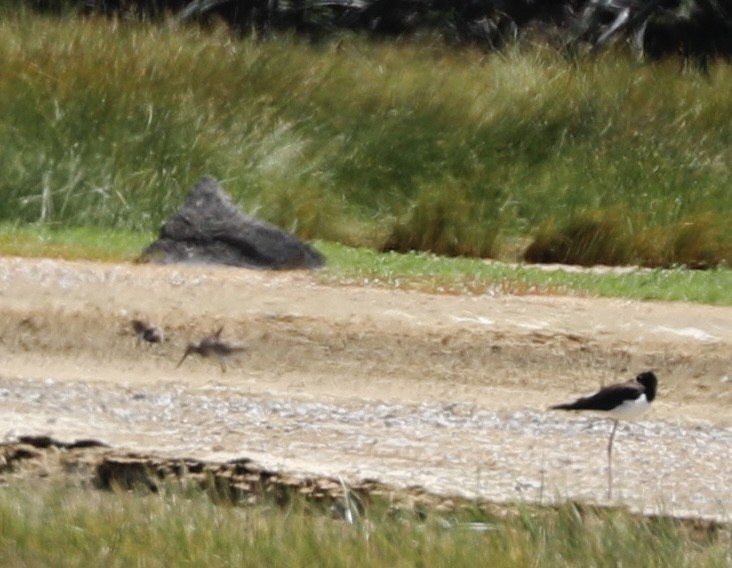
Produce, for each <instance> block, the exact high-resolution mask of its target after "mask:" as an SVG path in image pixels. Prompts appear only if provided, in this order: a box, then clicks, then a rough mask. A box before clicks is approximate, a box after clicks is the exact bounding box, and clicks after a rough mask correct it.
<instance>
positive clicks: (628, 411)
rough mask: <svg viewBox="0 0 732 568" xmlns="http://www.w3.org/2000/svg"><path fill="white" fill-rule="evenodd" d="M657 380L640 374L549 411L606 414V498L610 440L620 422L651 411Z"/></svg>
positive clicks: (610, 488) (610, 484) (610, 485)
mask: <svg viewBox="0 0 732 568" xmlns="http://www.w3.org/2000/svg"><path fill="white" fill-rule="evenodd" d="M657 386H658V378H657V377H656V375H655V373H654V372H653V371H645V372H643V373H640V374H639V375H638V376H636V377H635V379H631V380H630V381H627V382H624V383H617V384H612V385H608V386H606V387H603V388H601V389H600V390H599V391H597V392H596V393H594V394H592V395H589V396H584V397H581V398H578V399H577V400H575V401H574V402H566V403H562V404H555V405H554V406H551V407H550V410H578V411H582V410H591V411H597V412H602V413H605V414H606V415H607V416H609V417H611V418H612V419H613V421H614V423H613V429H612V432H611V433H610V439H609V441H608V445H607V461H608V499H612V492H613V462H612V459H613V439H614V438H615V431H616V430H617V428H618V421H620V420H634V419H636V418H639V417H641V416H643V415H644V414H645V413H646V412H648V410H650V408H651V403H652V402H653V401H654V399H655V398H656V388H657Z"/></svg>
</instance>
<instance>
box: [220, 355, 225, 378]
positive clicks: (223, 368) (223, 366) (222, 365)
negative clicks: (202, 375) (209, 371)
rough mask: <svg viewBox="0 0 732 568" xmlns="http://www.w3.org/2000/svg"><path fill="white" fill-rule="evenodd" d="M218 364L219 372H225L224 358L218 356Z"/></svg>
mask: <svg viewBox="0 0 732 568" xmlns="http://www.w3.org/2000/svg"><path fill="white" fill-rule="evenodd" d="M219 365H220V366H221V374H222V375H223V374H224V373H225V372H226V359H224V358H223V357H219Z"/></svg>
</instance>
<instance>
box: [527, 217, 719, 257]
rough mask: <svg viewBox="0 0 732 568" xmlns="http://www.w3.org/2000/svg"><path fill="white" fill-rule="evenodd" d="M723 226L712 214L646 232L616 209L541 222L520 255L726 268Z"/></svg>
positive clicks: (651, 228)
mask: <svg viewBox="0 0 732 568" xmlns="http://www.w3.org/2000/svg"><path fill="white" fill-rule="evenodd" d="M723 226H724V222H723V221H722V219H721V218H719V216H718V215H713V214H707V215H704V216H701V217H699V218H690V219H688V220H684V221H682V222H679V223H675V224H672V225H669V226H666V227H647V226H643V225H642V224H641V223H639V222H638V221H637V220H636V219H634V218H633V217H626V216H624V214H623V213H622V212H620V211H617V210H613V211H591V212H583V213H581V214H579V215H576V216H573V217H571V218H570V219H568V220H566V221H564V222H561V223H560V222H558V221H557V220H555V219H552V220H550V221H548V222H547V223H545V224H544V225H543V226H542V227H541V228H540V229H539V231H537V234H536V236H535V237H534V240H533V241H532V242H531V244H530V245H529V246H528V247H527V249H526V251H525V252H524V260H526V261H527V262H534V263H564V264H578V265H582V266H593V265H597V264H606V265H631V264H636V265H640V266H645V267H650V268H668V267H672V266H684V267H688V268H712V267H717V266H727V265H728V264H729V262H730V260H732V242H730V241H729V240H728V239H727V238H726V237H725V236H724V235H723V231H724V229H723Z"/></svg>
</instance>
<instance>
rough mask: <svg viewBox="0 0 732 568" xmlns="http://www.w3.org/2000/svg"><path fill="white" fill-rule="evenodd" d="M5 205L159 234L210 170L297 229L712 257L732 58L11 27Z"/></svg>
mask: <svg viewBox="0 0 732 568" xmlns="http://www.w3.org/2000/svg"><path fill="white" fill-rule="evenodd" d="M0 32H2V33H0V57H1V58H2V62H3V63H2V69H3V73H2V74H0V108H2V110H3V115H4V117H5V118H4V120H3V121H2V124H0V142H1V143H2V147H3V152H2V153H0V167H2V171H3V176H2V179H0V220H1V221H10V222H18V223H30V222H39V221H40V222H42V223H54V224H59V225H61V226H66V227H74V226H90V225H91V226H97V227H106V228H111V229H117V230H126V231H143V232H153V231H155V230H156V229H157V227H158V226H159V224H160V222H161V221H162V220H163V219H164V218H165V217H166V216H167V215H169V214H170V213H171V212H172V211H174V210H175V209H176V208H177V207H178V206H179V204H180V202H181V200H182V198H183V196H184V195H185V193H186V192H187V191H188V189H189V188H190V187H191V186H192V184H193V183H195V182H196V181H197V180H198V179H199V177H200V176H202V175H203V174H211V175H214V176H216V177H217V178H219V179H220V180H221V181H222V183H223V184H224V186H225V187H226V189H227V190H229V191H230V192H231V193H232V194H233V196H234V198H235V200H236V202H237V203H238V204H240V205H241V206H242V207H243V208H244V209H246V210H248V211H250V212H253V213H256V214H257V215H259V216H261V217H263V218H265V219H267V220H270V221H272V222H274V223H276V224H278V225H280V226H283V227H286V228H289V229H292V230H294V231H295V232H297V233H298V234H299V235H300V236H302V237H304V238H309V239H310V238H317V239H325V240H330V241H335V242H340V243H345V244H349V245H357V246H365V247H374V248H386V249H391V250H398V251H403V250H409V249H421V250H431V251H434V252H436V253H440V254H447V255H476V256H499V257H503V258H509V259H512V258H515V257H516V256H517V255H520V254H521V253H522V252H523V250H524V249H525V248H526V246H527V245H528V244H529V243H531V242H532V240H534V239H535V238H537V237H538V238H537V239H536V243H535V245H534V247H533V249H532V255H533V256H532V258H535V259H539V260H541V259H548V260H569V261H573V262H580V263H587V264H591V263H593V262H595V261H600V262H606V263H607V262H612V263H626V262H631V263H633V262H639V263H643V264H647V265H651V266H658V265H673V264H677V263H690V264H698V265H703V266H706V265H714V264H716V263H717V262H718V261H719V260H720V259H727V260H732V258H731V257H730V255H729V251H730V250H731V249H730V243H732V229H730V228H729V223H728V222H727V219H728V216H729V212H730V211H732V193H731V192H729V190H728V188H729V187H730V182H732V170H731V169H730V167H729V164H730V163H732V160H731V158H732V155H731V154H732V145H730V140H732V121H730V120H728V117H729V116H731V115H732V101H731V100H730V98H729V97H728V96H727V95H726V94H727V93H728V92H730V91H732V68H729V67H728V66H724V65H719V66H713V67H712V68H711V70H710V76H709V77H704V76H702V75H699V74H697V73H695V72H693V71H691V72H685V73H682V72H681V70H680V68H679V66H678V65H676V64H675V63H673V62H669V63H666V64H653V65H652V64H646V63H640V62H637V61H634V60H632V59H630V58H629V57H626V56H623V55H618V54H608V55H607V56H605V57H603V58H600V59H587V60H582V61H568V60H565V59H563V58H562V57H560V56H559V55H558V54H555V53H547V52H542V51H540V50H535V51H531V52H523V53H522V52H518V51H516V52H509V53H504V54H501V55H498V54H496V55H490V56H488V55H485V54H483V53H480V52H477V51H470V50H460V51H457V50H453V49H449V48H447V47H445V46H444V45H442V44H441V43H439V42H437V41H434V42H430V41H427V40H424V41H422V42H421V43H398V42H397V43H369V42H366V41H364V40H361V39H359V38H355V37H344V38H342V39H341V41H339V42H331V43H324V44H322V45H308V44H303V43H301V42H297V41H295V40H292V39H288V38H279V39H277V40H276V41H268V42H255V41H254V40H248V39H237V38H233V37H231V36H230V35H229V34H227V33H226V32H225V31H224V30H213V31H211V30H209V31H201V30H198V29H182V28H179V27H176V26H173V25H162V26H158V27H153V26H145V25H139V24H132V23H125V22H113V21H107V20H96V19H91V20H80V19H74V18H70V17H65V18H61V19H48V18H43V17H38V16H31V15H27V14H25V15H24V14H12V15H5V16H4V17H3V18H2V21H0Z"/></svg>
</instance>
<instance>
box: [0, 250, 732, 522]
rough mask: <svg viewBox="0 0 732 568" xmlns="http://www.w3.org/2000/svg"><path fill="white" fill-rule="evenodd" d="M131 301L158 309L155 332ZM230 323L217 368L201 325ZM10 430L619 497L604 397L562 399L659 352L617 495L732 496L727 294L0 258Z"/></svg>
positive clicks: (707, 511)
mask: <svg viewBox="0 0 732 568" xmlns="http://www.w3.org/2000/svg"><path fill="white" fill-rule="evenodd" d="M134 318H137V319H142V320H145V321H148V322H150V323H154V324H157V325H159V326H161V327H162V328H163V330H164V332H165V336H166V340H165V341H164V342H163V343H162V344H156V345H148V344H146V343H144V342H141V341H140V340H139V339H138V338H137V337H136V336H135V334H134V332H133V330H132V326H131V323H130V322H131V320H132V319H134ZM221 326H223V331H222V339H224V340H226V341H230V342H231V343H233V344H237V345H239V344H243V345H245V346H246V350H245V351H244V352H242V353H239V354H237V355H236V356H234V357H233V358H232V359H231V360H229V361H228V365H227V372H226V373H222V372H221V370H220V367H219V365H218V363H217V362H216V361H215V360H210V359H206V358H198V357H195V356H190V357H188V358H187V359H186V360H185V361H184V362H183V364H182V365H181V366H180V367H178V368H176V364H177V363H178V361H179V359H180V357H181V355H182V354H183V352H184V349H185V346H186V345H187V343H188V342H191V341H198V340H200V339H201V338H202V337H203V336H205V335H206V334H209V333H211V332H213V331H215V330H216V329H218V328H219V327H221ZM0 360H1V361H2V366H0V432H2V434H3V436H4V437H5V438H6V439H7V440H13V439H15V438H17V437H18V436H23V435H50V436H53V437H55V438H58V439H66V440H71V439H78V438H95V439H98V440H100V441H103V442H105V443H107V444H110V445H111V446H114V447H115V448H118V449H121V450H123V451H130V452H139V451H145V452H157V453H160V454H163V455H167V456H179V457H183V456H188V457H196V458H200V459H209V460H227V459H233V458H239V457H249V458H252V459H254V460H256V461H257V462H259V463H262V464H263V465H265V466H266V467H271V468H276V469H278V470H280V471H287V472H291V473H293V474H303V475H305V474H307V475H310V474H313V475H331V476H338V475H340V476H342V477H343V478H344V479H346V480H352V481H353V482H355V481H356V480H359V479H364V478H373V479H378V480H380V481H383V482H385V483H390V484H395V485H397V486H403V487H408V486H413V485H419V486H421V487H424V488H425V489H426V490H428V491H431V492H435V493H444V494H450V493H452V494H460V495H463V496H468V497H471V496H476V497H482V498H486V499H491V500H495V501H517V500H523V501H542V502H548V501H554V500H559V499H567V498H569V499H581V500H586V501H591V502H599V503H604V502H607V500H606V488H607V487H606V484H607V478H606V467H607V460H606V445H607V437H608V435H609V432H610V428H611V423H610V422H609V421H608V420H605V419H603V418H601V417H596V416H585V415H572V414H567V413H560V412H553V411H548V410H547V407H548V406H549V405H551V404H554V403H557V402H562V401H565V400H570V399H573V398H575V397H576V396H579V395H582V394H587V393H589V392H592V391H593V390H595V389H596V388H598V387H599V386H601V385H603V384H609V383H611V382H616V381H621V380H627V379H630V378H632V377H633V376H635V375H636V374H637V373H639V372H641V371H644V370H647V369H652V370H654V371H655V372H656V374H657V375H658V377H659V381H660V388H659V392H658V398H657V400H656V402H655V403H654V406H653V408H652V410H651V411H650V413H649V414H647V415H646V416H644V417H643V419H641V420H640V421H638V422H633V423H627V424H623V425H622V426H621V428H620V429H619V430H618V433H617V436H616V439H615V447H614V452H615V453H614V475H615V495H614V502H619V503H625V504H628V505H630V506H632V507H634V508H638V509H641V510H649V511H650V510H654V511H657V510H658V509H662V510H663V511H665V512H672V513H676V514H696V515H704V516H713V517H723V518H726V515H727V511H729V510H732V496H730V493H729V490H728V488H729V487H730V486H732V463H731V462H730V460H729V455H730V450H731V449H732V412H730V410H732V363H730V361H732V308H726V307H713V306H702V305H695V304H684V303H660V302H635V301H626V300H610V299H598V298H585V297H567V296H531V295H526V296H513V295H501V294H495V293H486V294H484V295H464V296H455V295H439V294H424V293H419V292H406V291H399V290H390V289H385V288H380V287H377V286H370V285H363V286H358V285H348V286H345V285H343V286H337V285H324V284H322V283H321V280H320V279H319V277H318V275H317V274H313V273H304V272H274V273H272V272H260V271H254V270H244V269H233V268H214V267H209V266H180V265H178V266H152V265H135V264H106V263H94V262H67V261H60V260H51V259H24V258H16V257H3V258H0Z"/></svg>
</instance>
